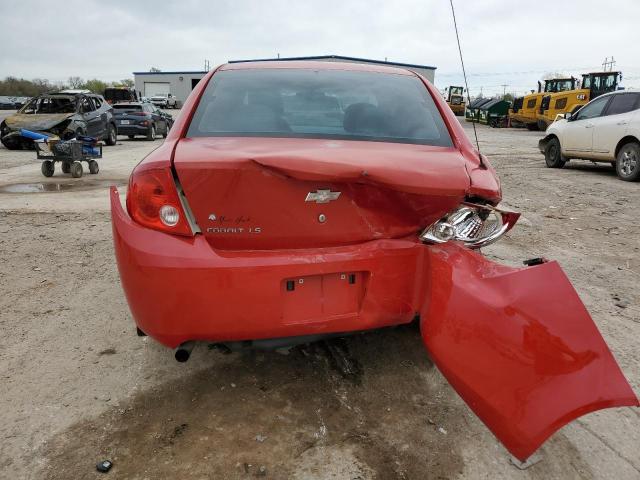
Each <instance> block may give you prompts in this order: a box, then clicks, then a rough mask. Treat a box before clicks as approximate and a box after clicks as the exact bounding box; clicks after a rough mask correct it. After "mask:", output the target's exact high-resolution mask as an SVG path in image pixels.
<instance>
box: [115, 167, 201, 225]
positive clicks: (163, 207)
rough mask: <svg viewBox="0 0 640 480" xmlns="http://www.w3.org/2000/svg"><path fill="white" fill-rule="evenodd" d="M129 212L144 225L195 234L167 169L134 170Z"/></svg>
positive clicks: (128, 199)
mask: <svg viewBox="0 0 640 480" xmlns="http://www.w3.org/2000/svg"><path fill="white" fill-rule="evenodd" d="M127 211H128V212H129V216H130V217H131V218H132V219H133V220H135V221H136V222H138V223H139V224H140V225H144V226H145V227H149V228H153V229H155V230H160V231H162V232H167V233H173V234H176V235H186V236H189V237H191V236H193V232H192V230H191V227H190V226H189V222H188V221H187V217H186V215H185V213H184V209H183V208H182V204H181V203H180V199H179V198H178V190H177V189H176V185H175V182H174V181H173V176H172V175H171V170H169V169H168V168H167V169H164V168H154V169H148V170H144V169H142V170H140V171H138V169H134V170H133V173H132V174H131V178H129V189H128V190H127Z"/></svg>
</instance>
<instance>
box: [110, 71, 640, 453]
mask: <svg viewBox="0 0 640 480" xmlns="http://www.w3.org/2000/svg"><path fill="white" fill-rule="evenodd" d="M500 199H501V191H500V184H499V182H498V179H497V177H496V174H495V171H494V170H493V169H492V167H491V165H490V164H489V162H488V161H487V159H486V158H484V157H482V156H481V155H479V153H478V152H477V150H475V149H474V147H473V146H472V145H471V143H470V142H469V140H468V139H467V137H466V136H465V134H464V132H463V130H462V128H461V126H460V125H459V123H458V121H457V120H456V118H455V116H454V115H453V113H452V112H451V110H450V109H449V108H448V107H447V105H446V103H445V102H444V101H443V100H442V99H441V98H440V95H439V93H438V92H437V90H435V89H434V87H433V86H432V85H430V84H429V82H428V81H426V80H425V79H424V78H422V77H421V76H420V75H418V74H416V73H413V72H410V71H407V70H403V69H396V68H390V67H382V66H380V67H374V66H364V65H357V64H342V63H320V62H262V63H260V62H249V63H235V64H227V65H224V66H222V67H219V68H218V69H217V70H215V71H214V72H211V73H209V74H208V75H207V76H206V77H205V78H204V79H203V80H202V81H201V82H200V83H199V84H198V85H197V87H196V88H195V89H194V91H193V92H192V94H191V96H190V97H189V99H188V100H187V102H186V103H185V105H184V107H183V109H182V112H181V114H180V116H179V117H178V119H177V121H176V123H175V125H174V128H173V129H172V130H171V132H170V133H169V136H168V137H167V139H166V141H165V142H164V143H163V145H162V146H161V147H159V148H158V149H156V150H155V151H153V152H152V153H151V154H150V155H149V156H148V157H147V158H145V159H144V160H143V161H142V162H141V163H140V164H139V165H138V166H137V167H136V168H135V169H134V171H133V173H132V174H131V178H130V182H129V188H128V190H127V200H126V212H125V210H124V209H123V208H122V206H121V203H120V199H119V196H118V193H117V191H116V189H115V188H113V189H112V190H111V209H112V222H113V235H114V243H115V252H116V257H117V261H118V267H119V271H120V276H121V279H122V285H123V288H124V291H125V294H126V296H127V300H128V302H129V306H130V308H131V311H132V313H133V317H134V319H135V321H136V324H137V327H138V329H139V332H140V333H143V334H147V335H150V336H151V337H153V338H154V339H156V340H157V341H159V342H160V343H162V344H164V345H166V346H167V347H171V348H177V350H176V358H178V359H180V360H185V359H186V358H188V356H189V353H190V351H191V349H192V348H193V345H194V342H196V341H207V342H215V343H232V342H243V344H248V345H254V346H258V347H260V346H262V347H268V346H272V347H273V346H279V345H284V344H294V343H296V342H303V341H309V340H312V339H317V338H322V337H323V336H327V335H335V334H345V333H348V332H354V331H361V330H368V329H375V328H381V327H386V326H390V325H398V324H403V323H408V322H411V321H412V320H413V319H414V318H416V317H418V318H419V321H420V326H421V331H422V337H423V340H424V344H425V346H426V349H427V350H428V352H429V355H430V356H431V358H432V359H433V360H434V361H435V363H436V364H437V366H438V367H439V369H440V370H441V372H442V373H443V375H444V376H445V377H446V378H447V379H448V380H449V381H450V382H451V384H452V386H453V387H454V388H455V390H456V391H457V392H458V393H459V394H460V396H461V397H462V398H463V399H464V400H465V401H466V403H467V404H468V405H469V407H470V408H471V409H472V410H473V411H474V412H475V413H476V414H477V415H478V416H479V417H480V418H481V419H482V421H483V422H484V423H485V424H486V425H487V427H488V428H490V429H491V430H492V431H493V433H494V434H495V435H496V436H497V437H498V439H499V440H500V441H501V442H502V443H503V444H504V445H505V446H506V447H507V449H508V450H509V451H510V452H511V453H512V454H513V455H515V456H516V457H517V458H519V459H521V460H524V459H526V458H527V457H528V456H530V455H531V454H532V453H533V452H534V451H535V450H536V449H537V448H538V447H539V446H540V445H541V444H542V443H543V442H544V441H545V440H546V439H547V438H548V437H549V436H550V435H551V434H552V433H553V432H554V431H556V430H557V429H559V428H560V427H562V426H563V425H565V424H566V423H568V422H569V421H571V420H573V419H574V418H576V417H578V416H580V415H584V414H586V413H589V412H591V411H594V410H598V409H602V408H607V407H615V406H622V405H638V399H637V398H636V396H635V394H634V392H633V391H632V390H631V388H630V386H629V384H628V383H627V381H626V379H625V378H624V376H623V374H622V372H621V371H620V368H619V367H618V365H617V363H616V361H615V360H614V358H613V356H612V354H611V352H610V351H609V349H608V348H607V345H606V344H605V342H604V340H603V339H602V337H601V335H600V333H599V331H598V329H597V328H596V326H595V324H594V322H593V320H592V319H591V317H590V316H589V313H588V312H587V310H586V309H585V307H584V305H583V304H582V302H581V301H580V299H579V297H578V295H577V293H576V292H575V290H574V289H573V287H572V286H571V284H570V283H569V281H568V279H567V277H566V276H565V274H564V273H563V271H562V270H561V268H560V267H559V265H558V264H557V263H556V262H553V261H550V262H547V261H546V260H539V261H537V262H532V264H531V265H529V266H525V267H522V268H511V267H507V266H502V265H498V264H496V263H493V262H492V261H490V260H488V259H486V258H485V257H484V256H482V254H480V253H479V251H478V248H480V247H482V246H485V245H488V244H490V243H491V242H494V241H496V240H498V239H499V238H500V237H501V236H502V235H504V234H505V233H506V232H507V231H509V229H510V228H512V227H513V225H514V223H515V222H516V220H517V218H518V214H516V213H512V212H508V211H504V210H501V209H500V208H498V207H497V205H498V203H499V202H500Z"/></svg>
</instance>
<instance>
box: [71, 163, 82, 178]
mask: <svg viewBox="0 0 640 480" xmlns="http://www.w3.org/2000/svg"><path fill="white" fill-rule="evenodd" d="M71 176H72V177H73V178H80V177H82V163H80V162H73V163H72V164H71Z"/></svg>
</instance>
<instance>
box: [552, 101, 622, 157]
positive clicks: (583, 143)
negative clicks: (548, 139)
mask: <svg viewBox="0 0 640 480" xmlns="http://www.w3.org/2000/svg"><path fill="white" fill-rule="evenodd" d="M609 98H610V97H609V96H606V97H600V98H596V99H595V100H593V101H592V102H590V103H588V104H586V105H585V106H584V107H582V108H581V109H580V110H579V111H578V113H577V114H576V115H575V116H573V117H572V118H571V119H570V120H569V121H568V122H567V124H566V126H565V129H564V132H563V135H562V138H561V139H560V143H561V145H562V150H563V152H564V153H565V154H566V155H567V156H578V155H590V154H591V151H592V146H593V128H594V126H595V124H596V123H598V122H599V121H600V120H601V116H602V114H603V112H604V110H605V107H606V106H607V104H608V103H609Z"/></svg>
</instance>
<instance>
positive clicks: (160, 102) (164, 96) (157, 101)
mask: <svg viewBox="0 0 640 480" xmlns="http://www.w3.org/2000/svg"><path fill="white" fill-rule="evenodd" d="M151 103H153V104H154V105H155V106H156V107H160V108H178V99H177V98H176V97H174V96H173V95H171V94H170V93H161V94H158V95H154V96H153V97H151Z"/></svg>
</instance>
